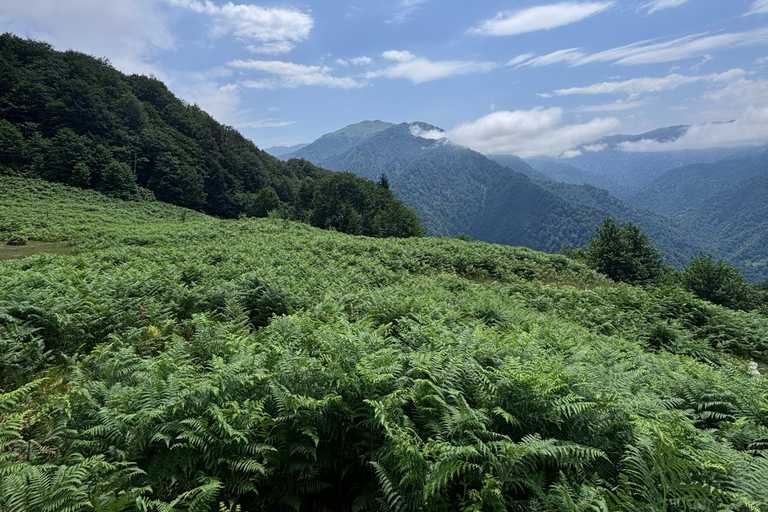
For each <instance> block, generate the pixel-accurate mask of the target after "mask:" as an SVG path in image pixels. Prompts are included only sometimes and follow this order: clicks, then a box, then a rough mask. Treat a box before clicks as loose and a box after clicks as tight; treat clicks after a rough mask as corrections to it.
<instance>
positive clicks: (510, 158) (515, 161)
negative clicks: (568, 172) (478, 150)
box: [486, 155, 549, 180]
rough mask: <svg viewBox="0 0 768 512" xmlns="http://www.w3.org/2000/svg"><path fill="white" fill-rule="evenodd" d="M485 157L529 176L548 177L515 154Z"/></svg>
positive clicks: (543, 178) (544, 178)
mask: <svg viewBox="0 0 768 512" xmlns="http://www.w3.org/2000/svg"><path fill="white" fill-rule="evenodd" d="M486 157H487V158H489V159H491V160H493V161H494V162H496V163H497V164H500V165H503V166H504V167H509V168H510V169H514V170H515V171H517V172H519V173H522V174H525V175H526V176H528V177H530V178H536V179H540V180H546V179H549V176H548V175H547V174H545V173H543V172H541V171H539V170H538V169H534V168H533V167H532V166H531V165H529V164H528V162H526V161H525V160H523V159H522V158H520V157H518V156H515V155H486Z"/></svg>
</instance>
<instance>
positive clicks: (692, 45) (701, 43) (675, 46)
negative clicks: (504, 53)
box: [522, 0, 768, 66]
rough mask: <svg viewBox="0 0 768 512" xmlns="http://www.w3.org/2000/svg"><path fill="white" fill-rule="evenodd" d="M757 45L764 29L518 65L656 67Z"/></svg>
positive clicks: (558, 55)
mask: <svg viewBox="0 0 768 512" xmlns="http://www.w3.org/2000/svg"><path fill="white" fill-rule="evenodd" d="M767 1H768V0H767ZM759 44H768V27H763V28H759V29H755V30H750V31H747V32H732V33H724V34H717V35H708V34H694V35H690V36H685V37H681V38H678V39H674V40H672V41H665V42H662V43H653V42H652V41H638V42H636V43H632V44H629V45H626V46H620V47H618V48H612V49H610V50H606V51H602V52H598V53H593V54H587V53H585V52H584V51H583V50H582V49H581V48H569V49H566V50H558V51H556V52H552V53H550V54H548V55H542V56H540V57H536V58H535V59H531V60H530V61H528V62H525V63H524V64H522V65H524V66H544V65H548V64H555V63H558V62H567V63H568V64H569V65H571V66H582V65H584V64H590V63H594V62H613V63H616V64H621V65H624V66H629V65H635V64H658V63H664V62H674V61H678V60H683V59H691V58H695V57H703V56H704V55H708V54H710V53H712V52H714V51H716V50H722V49H726V48H743V47H746V46H755V45H759Z"/></svg>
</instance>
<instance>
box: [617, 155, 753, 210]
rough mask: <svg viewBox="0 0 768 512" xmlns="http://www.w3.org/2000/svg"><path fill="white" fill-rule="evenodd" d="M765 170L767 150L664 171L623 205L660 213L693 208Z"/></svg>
mask: <svg viewBox="0 0 768 512" xmlns="http://www.w3.org/2000/svg"><path fill="white" fill-rule="evenodd" d="M766 171H768V151H764V152H762V153H758V154H757V155H750V156H745V157H741V158H729V159H725V160H720V161H717V162H712V163H704V164H689V165H685V166H683V167H677V168H675V169H672V170H670V171H667V172H665V173H664V174H662V175H661V176H659V177H658V178H657V179H656V180H654V181H653V183H651V184H650V185H648V186H647V187H645V188H644V189H643V190H641V191H640V192H637V193H636V194H634V195H632V196H630V197H628V198H627V202H628V203H630V204H632V205H635V206H637V207H638V208H645V209H647V210H651V211H654V212H657V213H661V214H677V213H681V212H683V211H685V210H686V209H688V208H691V207H695V206H697V205H699V204H700V203H702V202H703V201H705V200H707V199H708V198H710V197H711V196H713V195H715V194H717V193H719V192H721V191H722V190H723V189H725V188H727V187H730V186H733V185H736V184H738V183H740V182H742V181H744V180H747V179H749V178H752V177H753V176H757V175H759V174H762V173H763V172H766Z"/></svg>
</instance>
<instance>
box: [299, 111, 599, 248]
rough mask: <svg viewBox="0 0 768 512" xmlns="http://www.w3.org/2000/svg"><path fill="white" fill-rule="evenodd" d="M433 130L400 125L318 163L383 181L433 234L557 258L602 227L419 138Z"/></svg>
mask: <svg viewBox="0 0 768 512" xmlns="http://www.w3.org/2000/svg"><path fill="white" fill-rule="evenodd" d="M430 130H437V128H436V127H434V126H431V125H428V124H426V123H402V124H399V125H395V126H392V127H390V128H387V129H386V130H383V131H380V132H378V133H374V134H373V135H370V136H367V137H365V138H364V139H363V140H362V141H361V142H359V143H358V144H356V145H355V146H353V147H352V148H350V149H348V150H346V151H343V152H341V153H339V154H336V155H334V156H331V157H329V158H326V159H324V160H320V161H318V162H316V163H317V164H318V165H323V166H326V167H328V168H329V169H334V170H337V171H350V172H354V173H356V174H358V175H359V176H363V177H366V178H370V179H375V178H376V177H379V176H381V175H382V174H386V176H387V179H388V181H389V184H390V186H391V188H392V190H393V191H394V192H395V193H396V194H397V195H398V197H400V198H402V199H403V201H404V202H405V204H407V205H408V206H411V207H412V208H414V209H415V210H416V212H417V213H418V214H419V215H420V217H421V218H422V220H423V222H424V225H425V226H426V227H427V229H428V230H429V233H430V234H433V235H438V236H446V235H448V236H456V235H458V234H461V233H463V234H466V235H469V236H470V237H472V238H476V239H479V240H484V241H488V242H495V243H503V244H509V245H524V246H527V247H532V248H534V249H538V250H545V251H553V252H554V251H559V250H560V249H561V248H562V247H563V246H564V245H572V246H582V245H584V244H585V243H586V242H587V240H588V239H589V237H590V236H591V234H592V233H593V232H594V228H595V226H597V225H598V224H599V223H600V222H601V221H602V219H603V217H604V213H603V212H598V211H596V210H593V209H591V208H588V207H584V206H580V205H574V204H571V203H569V202H567V201H565V200H563V199H561V198H559V197H557V196H555V195H554V194H551V193H550V192H548V191H546V190H544V189H543V188H542V187H540V186H538V185H537V184H535V183H534V182H533V181H532V180H531V179H530V178H529V177H527V176H525V175H523V174H521V173H518V172H516V171H514V170H513V169H510V168H508V167H504V166H502V165H500V164H498V163H496V162H494V161H492V160H489V159H488V158H486V157H484V156H483V155H481V154H479V153H477V152H475V151H472V150H470V149H467V148H464V147H462V146H457V145H454V144H449V143H446V142H445V141H444V140H430V139H425V138H422V137H420V136H418V134H419V133H422V132H426V131H430ZM322 140H323V139H322V138H321V139H319V141H322ZM319 141H318V142H319ZM313 144H314V143H313ZM313 144H310V145H309V146H307V147H306V148H304V150H302V151H311V150H312V148H313ZM522 165H524V166H526V164H524V163H523V164H522Z"/></svg>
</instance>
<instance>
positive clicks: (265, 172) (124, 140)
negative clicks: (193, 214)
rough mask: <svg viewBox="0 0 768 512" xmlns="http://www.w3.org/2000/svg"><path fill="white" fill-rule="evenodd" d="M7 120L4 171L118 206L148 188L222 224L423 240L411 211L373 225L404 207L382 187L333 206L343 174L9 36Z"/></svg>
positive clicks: (96, 64) (154, 90)
mask: <svg viewBox="0 0 768 512" xmlns="http://www.w3.org/2000/svg"><path fill="white" fill-rule="evenodd" d="M0 118H1V120H0V173H2V172H5V173H9V172H15V173H19V172H22V173H26V174H28V175H34V176H39V177H43V178H45V179H48V180H51V181H58V182H62V183H66V184H70V185H75V186H79V187H86V188H88V187H93V188H95V189H97V190H99V191H102V192H103V193H106V194H109V195H112V196H115V197H120V198H139V197H148V195H149V196H151V194H147V193H146V192H145V191H146V190H147V189H148V190H150V191H151V192H152V193H153V194H154V196H155V197H156V198H157V199H159V200H161V201H164V202H169V203H172V204H176V205H180V206H185V207H188V208H193V209H196V210H200V211H205V212H208V213H211V214H214V215H218V216H221V217H235V216H237V215H238V214H246V215H254V216H264V215H266V214H267V213H268V212H269V211H272V210H275V211H278V212H279V213H280V215H283V216H286V217H289V218H292V219H304V220H312V222H313V223H314V224H315V225H318V226H320V225H322V226H325V227H333V228H334V229H337V230H347V229H349V230H351V231H350V232H359V233H364V234H367V235H372V236H379V235H381V234H383V233H384V232H386V233H387V234H391V235H393V236H411V235H412V234H415V233H419V232H421V228H420V223H419V221H418V218H416V217H415V216H413V215H411V216H409V219H410V222H411V223H410V224H408V225H407V226H406V225H405V224H404V223H403V222H401V223H399V224H398V225H399V226H401V227H402V229H400V230H399V229H395V228H393V227H392V226H384V225H383V224H381V223H376V222H374V217H376V216H377V215H378V216H379V217H381V215H380V214H383V213H384V212H385V210H386V211H391V210H392V209H401V208H402V203H400V202H399V201H398V200H397V199H396V198H395V196H394V195H393V194H392V193H391V192H389V191H388V190H385V189H380V188H379V187H375V186H374V183H373V182H369V181H367V180H364V179H360V178H354V177H351V176H349V177H346V178H343V180H344V181H345V182H346V183H347V185H346V186H347V188H348V189H349V191H350V192H351V193H353V194H356V195H357V196H358V199H356V200H355V204H351V203H350V201H351V200H350V201H343V202H338V203H334V201H337V200H338V194H336V189H337V186H336V185H335V184H334V183H337V182H338V181H339V180H340V179H342V178H338V177H336V176H335V175H334V174H333V173H331V172H330V171H327V170H325V169H320V168H318V167H315V166H314V165H312V164H311V163H309V162H307V161H298V160H297V161H292V162H288V163H283V162H281V161H279V160H278V159H276V158H274V157H272V156H271V155H268V154H267V153H265V152H263V151H261V150H260V149H258V148H257V147H256V146H255V145H254V144H253V143H252V142H251V141H249V140H247V139H245V138H244V137H243V136H242V135H241V134H240V133H238V132H237V131H236V130H235V129H234V128H231V127H228V126H223V125H221V124H219V123H217V122H216V121H215V120H214V119H213V118H212V117H211V116H209V115H208V114H206V113H205V112H203V111H202V110H201V109H200V108H199V107H198V106H196V105H190V104H187V103H184V102H183V101H182V100H179V99H178V98H176V97H175V96H174V95H173V94H172V93H171V92H170V91H169V90H168V88H167V87H166V86H165V85H164V84H163V83H162V82H160V81H159V80H157V79H155V78H152V77H146V76H139V75H132V76H125V75H123V74H122V73H120V72H118V71H117V70H115V69H114V68H112V67H111V66H110V65H109V63H108V62H107V61H105V60H101V59H95V58H93V57H89V56H87V55H83V54H80V53H76V52H72V51H68V52H56V51H54V50H53V49H52V48H51V46H50V45H48V44H46V43H43V42H38V41H31V40H23V39H20V38H18V37H15V36H13V35H11V34H4V35H2V36H0ZM326 182H328V183H326ZM143 190H144V192H143ZM302 194H303V196H302ZM307 194H310V195H312V197H308V196H307ZM324 194H332V195H333V194H336V195H333V196H332V197H326V196H325V195H324ZM300 196H301V197H300ZM342 203H343V204H342ZM315 208H321V209H323V212H320V213H318V212H316V211H315ZM353 211H354V215H353V214H352V212H353ZM355 216H359V217H360V219H353V217H355ZM331 217H335V218H337V220H329V219H330V218H331ZM364 218H365V219H364ZM313 219H314V220H313ZM363 220H366V222H367V224H366V225H365V227H359V226H358V224H359V222H358V221H360V222H362V221H363Z"/></svg>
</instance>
